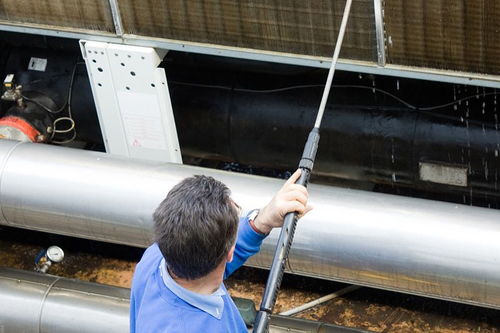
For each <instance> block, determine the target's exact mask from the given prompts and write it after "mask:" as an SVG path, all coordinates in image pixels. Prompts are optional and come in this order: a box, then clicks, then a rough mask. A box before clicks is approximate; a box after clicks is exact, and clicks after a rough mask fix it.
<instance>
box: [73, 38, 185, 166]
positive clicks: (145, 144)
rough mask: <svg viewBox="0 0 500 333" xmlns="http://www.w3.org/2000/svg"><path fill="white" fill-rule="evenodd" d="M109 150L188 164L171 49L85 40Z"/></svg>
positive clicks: (121, 153)
mask: <svg viewBox="0 0 500 333" xmlns="http://www.w3.org/2000/svg"><path fill="white" fill-rule="evenodd" d="M80 48H81V50H82V55H83V58H84V59H85V63H86V65H87V72H88V73H89V81H90V85H91V87H92V93H93V95H94V100H95V103H96V108H97V114H98V117H99V123H100V126H101V131H102V133H103V137H104V144H105V146H106V151H107V152H108V153H111V154H114V155H121V156H126V157H135V158H142V159H147V160H154V161H162V162H173V163H182V157H181V152H180V147H179V140H178V138H177V130H176V126H175V120H174V114H173V110H172V105H171V102H170V94H169V91H168V85H167V78H166V76H165V70H164V69H163V68H158V65H159V64H160V62H161V61H162V59H163V57H164V56H165V52H163V51H159V52H158V51H156V50H155V49H153V48H151V47H140V46H131V45H123V44H113V43H106V42H95V41H85V40H81V41H80Z"/></svg>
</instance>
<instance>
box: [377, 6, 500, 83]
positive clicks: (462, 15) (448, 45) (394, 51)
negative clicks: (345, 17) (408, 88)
mask: <svg viewBox="0 0 500 333" xmlns="http://www.w3.org/2000/svg"><path fill="white" fill-rule="evenodd" d="M385 30H386V46H387V62H388V63H391V64H398V65H410V66H423V67H430V68H438V69H451V70H458V71H466V72H476V73H488V74H500V1H495V0H432V1H429V0H411V1H406V0H385Z"/></svg>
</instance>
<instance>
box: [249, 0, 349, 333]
mask: <svg viewBox="0 0 500 333" xmlns="http://www.w3.org/2000/svg"><path fill="white" fill-rule="evenodd" d="M351 3H352V0H347V1H346V5H345V9H344V15H343V17H342V23H341V25H340V30H339V34H338V37H337V44H336V45H335V51H334V53H333V58H332V64H331V66H330V71H329V72H328V78H327V80H326V85H325V90H324V91H323V97H322V98H321V104H320V106H319V111H318V115H317V116H316V122H315V123H314V127H313V129H312V130H311V132H310V133H309V137H308V138H307V142H306V144H305V147H304V151H303V153H302V158H301V159H300V162H299V168H300V169H301V171H302V173H301V175H300V178H299V179H298V181H297V182H296V184H299V185H304V186H306V187H307V184H308V182H309V176H310V175H311V171H312V169H313V165H314V160H315V158H316V152H317V150H318V143H319V128H320V126H321V120H322V119H323V114H324V112H325V106H326V102H327V100H328V95H329V93H330V88H331V85H332V80H333V74H334V73H335V66H336V65H337V60H338V58H339V53H340V49H341V47H342V41H343V39H344V34H345V29H346V26H347V20H348V18H349V12H350V10H351ZM296 227H297V213H296V212H293V213H288V214H287V215H286V216H285V220H284V222H283V227H282V228H281V233H280V237H279V239H278V245H277V247H276V251H275V253H274V258H273V263H272V265H271V270H270V272H269V277H268V279H267V284H266V289H265V290H264V296H263V297H262V303H261V305H260V309H259V312H258V313H257V316H256V318H255V324H254V328H253V332H254V333H265V332H267V331H268V327H269V318H270V316H271V313H272V312H273V308H274V304H275V303H276V298H277V296H278V291H279V288H280V286H281V280H282V278H283V274H284V272H285V264H286V261H287V259H288V253H289V252H290V247H291V246H292V242H293V235H294V233H295V228H296Z"/></svg>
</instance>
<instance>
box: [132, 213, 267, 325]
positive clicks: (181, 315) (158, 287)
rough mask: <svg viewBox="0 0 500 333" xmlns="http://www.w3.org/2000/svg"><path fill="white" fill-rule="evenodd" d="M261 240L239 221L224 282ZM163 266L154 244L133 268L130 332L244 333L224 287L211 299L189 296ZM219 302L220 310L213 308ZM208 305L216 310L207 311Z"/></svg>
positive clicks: (203, 296)
mask: <svg viewBox="0 0 500 333" xmlns="http://www.w3.org/2000/svg"><path fill="white" fill-rule="evenodd" d="M264 238H265V236H264V235H261V234H258V233H256V232H255V231H254V230H253V229H252V228H251V226H250V224H249V221H248V219H247V218H242V219H240V223H239V227H238V237H237V240H236V247H235V251H234V256H233V260H232V261H231V262H230V263H228V264H227V265H226V270H225V272H224V279H225V278H227V277H228V276H229V275H231V274H232V273H233V272H234V271H235V270H236V269H238V268H239V267H240V266H241V265H243V263H244V262H245V261H246V260H247V259H248V258H249V257H250V256H252V255H254V254H255V253H257V252H258V251H259V249H260V245H261V244H262V240H263V239H264ZM162 262H164V258H163V255H162V254H161V252H160V249H159V247H158V245H157V244H153V245H151V246H150V247H149V248H148V249H147V250H146V251H145V252H144V255H143V256H142V259H141V261H140V262H139V263H138V264H137V266H136V269H135V272H134V277H133V280H132V291H131V295H130V331H131V332H137V333H146V332H147V333H149V332H154V333H156V332H169V333H184V332H185V333H187V332H189V333H191V332H238V333H239V332H247V329H246V326H245V323H244V322H243V319H242V318H241V315H240V313H239V311H238V309H237V308H236V305H235V304H234V302H233V300H232V299H231V297H230V296H229V294H228V292H227V290H226V287H225V286H224V284H222V285H221V287H220V288H219V290H217V291H216V292H215V293H214V294H213V295H199V294H195V293H192V292H190V291H189V290H186V289H184V288H182V287H181V286H180V285H178V284H176V283H175V281H173V280H172V279H171V278H170V277H169V276H168V273H167V272H166V270H165V269H164V268H163V269H162ZM210 298H211V299H210ZM220 298H222V301H223V306H222V305H221V306H217V305H216V304H217V302H218V303H221V301H220ZM213 300H215V303H211V302H212V301H213ZM210 304H214V305H213V306H214V307H215V308H216V309H210V308H207V306H208V307H210ZM219 305H220V304H219ZM219 308H220V309H221V312H222V313H220V310H219ZM211 310H214V311H211Z"/></svg>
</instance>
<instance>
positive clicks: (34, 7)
mask: <svg viewBox="0 0 500 333" xmlns="http://www.w3.org/2000/svg"><path fill="white" fill-rule="evenodd" d="M0 20H4V21H8V22H9V23H13V24H16V23H20V24H23V25H24V24H30V23H31V24H42V25H49V26H54V27H56V26H57V27H66V28H79V29H86V30H98V31H107V32H114V26H113V19H112V16H111V10H110V8H109V3H108V1H107V0H0Z"/></svg>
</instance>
